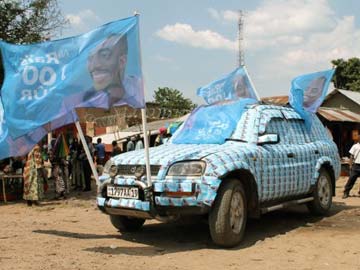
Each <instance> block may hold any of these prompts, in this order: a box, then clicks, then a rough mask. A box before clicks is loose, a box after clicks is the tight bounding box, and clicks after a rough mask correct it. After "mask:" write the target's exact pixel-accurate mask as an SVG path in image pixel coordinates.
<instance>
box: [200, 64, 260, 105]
mask: <svg viewBox="0 0 360 270" xmlns="http://www.w3.org/2000/svg"><path fill="white" fill-rule="evenodd" d="M255 91H256V90H255V89H254V88H253V86H252V84H251V81H250V78H249V76H248V74H247V72H246V69H245V68H244V67H240V68H237V69H235V70H234V71H232V72H231V73H230V74H227V75H225V76H223V77H222V78H220V79H218V80H216V81H214V82H211V83H210V84H208V85H206V86H203V87H201V88H199V89H198V90H197V95H198V96H200V97H203V98H204V99H205V101H206V103H207V104H212V103H216V102H218V101H222V100H235V99H238V98H253V99H257V96H256V93H255Z"/></svg>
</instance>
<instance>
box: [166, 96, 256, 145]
mask: <svg viewBox="0 0 360 270" xmlns="http://www.w3.org/2000/svg"><path fill="white" fill-rule="evenodd" d="M256 102H257V101H256V100H255V99H252V98H244V99H239V100H231V101H223V102H218V103H216V104H210V105H205V106H200V107H198V108H196V109H195V110H194V111H193V112H192V113H191V115H190V116H189V117H188V118H187V120H186V121H185V123H184V124H183V126H182V127H180V130H179V131H177V132H176V133H175V134H174V135H173V137H172V140H171V141H172V143H174V144H222V143H224V142H225V140H226V139H227V138H230V137H231V134H232V133H233V132H234V130H235V128H236V126H237V123H238V121H239V119H240V117H241V115H242V114H243V112H244V111H245V107H246V105H248V104H253V103H256Z"/></svg>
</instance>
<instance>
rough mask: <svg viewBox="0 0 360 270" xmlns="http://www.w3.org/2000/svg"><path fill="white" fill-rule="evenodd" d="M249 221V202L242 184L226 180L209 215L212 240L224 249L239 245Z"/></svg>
mask: <svg viewBox="0 0 360 270" xmlns="http://www.w3.org/2000/svg"><path fill="white" fill-rule="evenodd" d="M246 221H247V200H246V195H245V191H244V187H243V185H242V183H241V182H240V181H239V180H237V179H229V180H224V183H223V184H222V185H221V186H220V189H219V191H218V195H217V197H216V200H215V202H214V206H213V208H212V210H211V212H210V215H209V228H210V234H211V238H212V240H213V241H214V243H215V244H217V245H219V246H223V247H233V246H236V245H238V244H239V243H240V242H241V240H242V239H243V237H244V232H245V227H246Z"/></svg>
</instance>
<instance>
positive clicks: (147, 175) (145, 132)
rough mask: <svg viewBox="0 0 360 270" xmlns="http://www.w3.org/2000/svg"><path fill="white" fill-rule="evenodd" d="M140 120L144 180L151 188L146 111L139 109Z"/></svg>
mask: <svg viewBox="0 0 360 270" xmlns="http://www.w3.org/2000/svg"><path fill="white" fill-rule="evenodd" d="M141 118H142V125H143V134H144V136H143V137H144V144H145V149H144V150H145V164H146V180H147V185H148V187H151V186H152V182H151V170H150V155H149V137H148V136H147V122H146V109H141Z"/></svg>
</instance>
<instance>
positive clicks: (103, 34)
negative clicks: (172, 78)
mask: <svg viewBox="0 0 360 270" xmlns="http://www.w3.org/2000/svg"><path fill="white" fill-rule="evenodd" d="M138 17H139V16H133V17H129V18H126V19H123V20H119V21H115V22H111V23H108V24H106V25H103V26H101V27H99V28H97V29H95V30H93V31H91V32H88V33H86V34H83V35H80V36H75V37H70V38H66V39H61V40H55V41H48V42H43V43H36V44H29V45H15V44H9V43H6V42H3V41H0V48H1V53H2V56H3V63H4V68H5V80H4V84H3V86H2V90H1V98H2V102H3V106H4V111H5V120H6V125H7V127H8V133H9V134H10V135H11V136H12V138H14V139H16V138H18V137H21V136H24V135H26V134H29V133H30V132H33V131H34V130H36V129H37V128H40V127H42V126H43V125H45V124H47V123H50V122H51V121H54V120H56V119H59V118H64V117H66V115H67V114H68V113H69V112H71V111H73V110H74V109H75V108H79V107H97V108H107V109H108V108H110V107H112V106H116V105H123V104H128V105H130V106H132V107H134V108H144V107H145V99H144V90H143V79H142V70H141V61H140V45H139V29H138V20H139V18H138Z"/></svg>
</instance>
